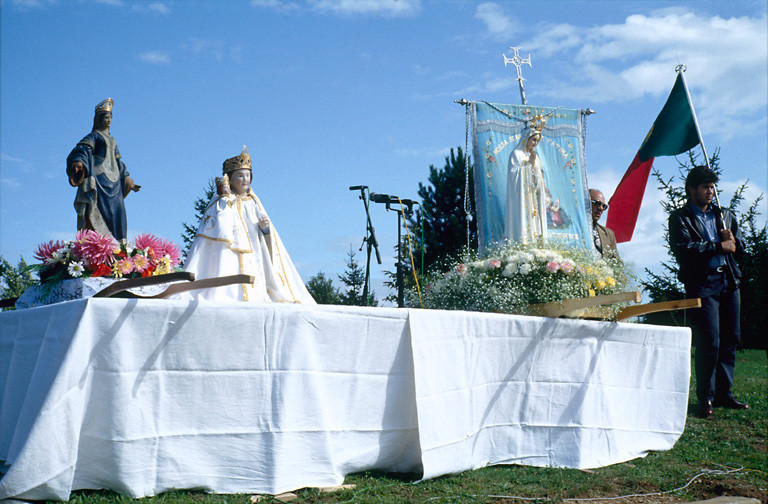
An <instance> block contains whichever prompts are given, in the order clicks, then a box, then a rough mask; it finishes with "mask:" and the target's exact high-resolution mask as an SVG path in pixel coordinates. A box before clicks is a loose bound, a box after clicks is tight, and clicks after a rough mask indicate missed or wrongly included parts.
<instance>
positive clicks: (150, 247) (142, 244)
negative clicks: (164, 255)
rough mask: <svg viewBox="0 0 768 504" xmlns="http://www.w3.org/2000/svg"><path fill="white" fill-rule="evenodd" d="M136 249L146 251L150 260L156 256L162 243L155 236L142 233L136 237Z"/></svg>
mask: <svg viewBox="0 0 768 504" xmlns="http://www.w3.org/2000/svg"><path fill="white" fill-rule="evenodd" d="M135 243H136V248H137V249H141V250H146V251H147V255H148V256H149V257H150V258H154V257H153V256H157V253H158V252H159V251H160V249H161V248H162V247H163V241H162V240H161V239H160V238H158V237H157V236H155V235H153V234H149V233H144V234H142V235H139V236H137V237H136V241H135Z"/></svg>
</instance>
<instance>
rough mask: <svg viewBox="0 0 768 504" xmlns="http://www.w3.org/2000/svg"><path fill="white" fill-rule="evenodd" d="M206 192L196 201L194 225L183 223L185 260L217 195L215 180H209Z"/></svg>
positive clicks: (182, 237) (183, 253)
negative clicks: (209, 205)
mask: <svg viewBox="0 0 768 504" xmlns="http://www.w3.org/2000/svg"><path fill="white" fill-rule="evenodd" d="M204 192H205V194H204V196H202V197H200V198H197V199H196V200H195V219H194V221H193V223H192V224H187V223H186V222H184V223H182V225H183V226H184V232H183V233H182V234H181V240H182V242H183V243H184V250H183V251H182V258H183V259H186V257H187V253H188V252H189V248H190V247H191V246H192V242H193V241H195V235H196V234H197V228H198V226H199V225H200V221H201V220H202V219H203V216H204V215H205V210H206V209H207V208H208V203H210V201H211V198H213V195H214V194H216V185H215V183H214V180H213V179H209V180H208V185H207V186H206V188H205V189H204ZM182 262H183V261H182Z"/></svg>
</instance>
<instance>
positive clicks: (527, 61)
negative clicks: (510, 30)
mask: <svg viewBox="0 0 768 504" xmlns="http://www.w3.org/2000/svg"><path fill="white" fill-rule="evenodd" d="M510 49H512V50H513V51H515V55H514V56H512V57H511V58H507V55H506V54H502V56H504V66H507V65H508V64H509V63H512V64H513V65H515V68H517V79H515V80H516V81H517V83H518V84H519V86H520V99H521V100H522V101H523V105H528V100H526V99H525V86H524V85H523V81H524V80H525V79H523V68H522V67H523V65H526V64H527V65H528V66H529V67H531V68H533V65H531V55H530V53H529V54H528V57H527V58H525V59H523V58H521V57H520V55H519V54H518V51H519V50H520V48H519V47H510Z"/></svg>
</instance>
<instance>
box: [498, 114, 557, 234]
mask: <svg viewBox="0 0 768 504" xmlns="http://www.w3.org/2000/svg"><path fill="white" fill-rule="evenodd" d="M539 141H541V131H540V130H539V129H536V128H532V127H530V128H528V129H527V130H525V131H524V132H523V134H522V136H521V137H520V142H519V143H518V144H517V146H516V147H515V149H514V150H513V151H512V153H511V154H510V155H509V166H508V168H507V199H506V208H505V213H504V235H505V237H506V238H507V239H508V240H510V241H513V242H518V243H523V244H534V243H538V242H543V241H545V240H546V237H547V202H546V189H545V187H544V174H543V172H542V169H541V158H540V157H539V155H538V154H537V153H536V146H537V145H538V144H539Z"/></svg>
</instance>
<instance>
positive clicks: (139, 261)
mask: <svg viewBox="0 0 768 504" xmlns="http://www.w3.org/2000/svg"><path fill="white" fill-rule="evenodd" d="M132 259H133V268H134V269H135V270H136V272H137V273H144V270H146V269H147V268H149V266H150V264H149V259H147V258H146V257H145V256H143V255H141V254H136V255H135V256H133V258H132Z"/></svg>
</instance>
